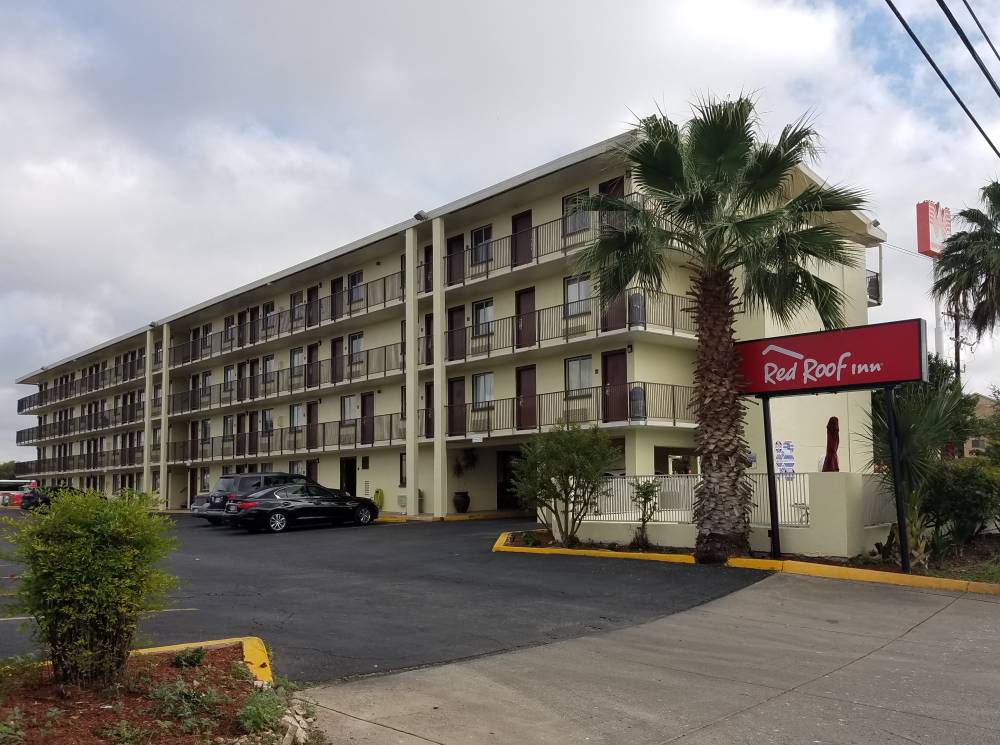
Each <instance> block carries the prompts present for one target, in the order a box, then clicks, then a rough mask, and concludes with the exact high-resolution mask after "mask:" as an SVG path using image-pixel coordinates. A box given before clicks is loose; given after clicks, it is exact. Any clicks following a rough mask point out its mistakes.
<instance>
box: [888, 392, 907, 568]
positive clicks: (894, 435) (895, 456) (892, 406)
mask: <svg viewBox="0 0 1000 745" xmlns="http://www.w3.org/2000/svg"><path fill="white" fill-rule="evenodd" d="M885 410H886V425H887V426H888V429H889V432H888V434H889V456H890V458H891V460H892V491H893V493H894V494H895V496H896V527H897V530H898V532H899V565H900V568H901V569H902V570H903V571H904V572H906V573H907V574H909V572H910V536H909V534H908V533H907V530H906V505H905V504H904V503H903V495H902V489H901V487H900V482H899V470H900V465H899V431H898V428H897V424H896V387H895V386H893V385H889V386H886V388H885Z"/></svg>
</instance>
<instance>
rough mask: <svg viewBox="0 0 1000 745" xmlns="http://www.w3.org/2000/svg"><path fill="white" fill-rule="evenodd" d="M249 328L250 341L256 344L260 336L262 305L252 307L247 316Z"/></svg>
mask: <svg viewBox="0 0 1000 745" xmlns="http://www.w3.org/2000/svg"><path fill="white" fill-rule="evenodd" d="M247 329H248V331H249V332H250V343H251V344H256V343H257V339H258V338H260V335H259V332H260V306H257V307H256V308H251V309H250V312H249V313H248V316H247Z"/></svg>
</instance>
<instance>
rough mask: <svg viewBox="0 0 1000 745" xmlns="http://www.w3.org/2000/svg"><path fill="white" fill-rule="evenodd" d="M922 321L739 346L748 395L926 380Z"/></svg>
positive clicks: (877, 325) (872, 326) (897, 322)
mask: <svg viewBox="0 0 1000 745" xmlns="http://www.w3.org/2000/svg"><path fill="white" fill-rule="evenodd" d="M925 335H926V331H925V327H924V320H923V319H922V318H915V319H911V320H907V321H892V322H890V323H876V324H871V325H869V326H854V327H851V328H846V329H837V330H835V331H819V332H815V333H810V334H792V335H790V336H776V337H771V338H768V339H757V340H755V341H744V342H739V343H738V344H737V345H736V347H737V350H738V351H739V354H740V371H741V372H742V373H743V380H744V387H743V392H744V393H746V394H748V395H757V396H787V395H790V394H796V393H821V392H828V391H838V390H850V389H852V388H853V389H860V388H882V387H884V386H888V385H895V384H897V383H908V382H912V381H915V380H926V379H927V345H926V340H925Z"/></svg>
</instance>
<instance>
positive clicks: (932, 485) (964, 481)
mask: <svg viewBox="0 0 1000 745" xmlns="http://www.w3.org/2000/svg"><path fill="white" fill-rule="evenodd" d="M921 494H922V499H921V502H920V511H921V513H922V514H923V515H924V517H925V518H926V520H927V524H928V525H929V526H930V527H931V528H932V529H933V530H934V532H935V534H936V535H938V536H940V535H942V534H945V535H947V536H948V539H949V540H948V543H950V544H951V545H952V546H953V547H956V548H959V549H960V548H961V547H962V546H965V545H966V544H968V543H969V542H970V541H971V540H972V539H973V538H975V537H976V536H977V535H979V533H981V532H982V531H983V530H984V529H985V528H986V525H987V523H989V522H991V521H993V520H996V519H997V517H998V516H1000V471H998V469H996V468H993V467H991V466H989V465H987V464H986V463H985V462H984V461H982V460H980V459H978V458H965V459H962V460H941V461H937V462H936V463H934V464H933V466H932V467H931V468H930V469H929V471H928V473H927V477H926V478H925V479H924V483H923V486H922V488H921Z"/></svg>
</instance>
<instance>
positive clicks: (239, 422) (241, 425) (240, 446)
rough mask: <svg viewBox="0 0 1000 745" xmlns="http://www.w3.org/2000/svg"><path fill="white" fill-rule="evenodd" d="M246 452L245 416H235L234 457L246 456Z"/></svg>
mask: <svg viewBox="0 0 1000 745" xmlns="http://www.w3.org/2000/svg"><path fill="white" fill-rule="evenodd" d="M246 452H247V415H246V414H237V415H236V455H246Z"/></svg>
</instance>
